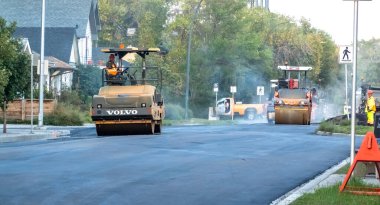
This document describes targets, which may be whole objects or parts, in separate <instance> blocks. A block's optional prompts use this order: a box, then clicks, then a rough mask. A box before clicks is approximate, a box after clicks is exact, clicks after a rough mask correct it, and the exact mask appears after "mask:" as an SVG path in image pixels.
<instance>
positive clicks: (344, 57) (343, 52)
mask: <svg viewBox="0 0 380 205" xmlns="http://www.w3.org/2000/svg"><path fill="white" fill-rule="evenodd" d="M352 53H353V49H352V46H340V49H339V63H340V64H345V63H352Z"/></svg>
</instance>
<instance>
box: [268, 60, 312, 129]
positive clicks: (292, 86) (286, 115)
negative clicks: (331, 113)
mask: <svg viewBox="0 0 380 205" xmlns="http://www.w3.org/2000/svg"><path fill="white" fill-rule="evenodd" d="M278 69H279V70H281V71H283V72H284V78H281V79H278V85H277V86H278V91H277V92H278V93H276V94H275V96H274V100H273V104H274V111H275V115H274V118H275V119H274V121H275V124H300V125H310V121H311V111H312V98H313V97H312V95H313V91H312V90H311V89H309V88H307V86H306V84H307V82H306V79H307V78H306V77H307V75H306V73H307V71H310V70H311V69H312V67H295V66H288V65H285V66H278ZM302 74H304V76H301V75H302Z"/></svg>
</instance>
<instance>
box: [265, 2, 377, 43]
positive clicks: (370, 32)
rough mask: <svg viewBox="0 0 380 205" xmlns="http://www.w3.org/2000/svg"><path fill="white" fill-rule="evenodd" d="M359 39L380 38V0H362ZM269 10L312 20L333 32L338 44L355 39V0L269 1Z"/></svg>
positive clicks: (328, 31)
mask: <svg viewBox="0 0 380 205" xmlns="http://www.w3.org/2000/svg"><path fill="white" fill-rule="evenodd" d="M358 5H359V15H358V40H370V39H371V38H379V39H380V0H372V1H359V4H358ZM269 10H270V11H271V12H274V13H279V14H283V15H286V16H290V17H294V18H296V19H297V20H298V19H300V18H301V17H302V16H303V17H305V18H306V19H308V20H310V23H311V25H312V26H313V27H315V28H317V29H320V30H323V31H325V32H326V33H328V34H330V35H331V37H332V39H333V40H334V41H335V43H336V44H337V45H351V44H352V42H353V33H354V29H353V25H354V2H353V1H344V0H269Z"/></svg>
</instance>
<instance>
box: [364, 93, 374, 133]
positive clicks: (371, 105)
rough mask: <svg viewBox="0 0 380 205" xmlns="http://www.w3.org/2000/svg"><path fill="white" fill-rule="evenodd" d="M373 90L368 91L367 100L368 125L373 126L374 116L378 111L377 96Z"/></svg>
mask: <svg viewBox="0 0 380 205" xmlns="http://www.w3.org/2000/svg"><path fill="white" fill-rule="evenodd" d="M372 94H373V91H372V90H368V91H367V95H368V97H367V102H366V106H365V112H366V113H367V125H368V126H373V121H374V116H375V112H376V103H375V98H374V97H373V96H372Z"/></svg>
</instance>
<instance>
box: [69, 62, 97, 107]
mask: <svg viewBox="0 0 380 205" xmlns="http://www.w3.org/2000/svg"><path fill="white" fill-rule="evenodd" d="M73 84H74V85H75V86H76V88H77V89H78V91H79V94H80V95H81V96H82V98H83V99H84V100H86V99H87V96H93V95H95V94H97V93H98V92H99V88H100V87H101V86H102V70H101V69H100V68H98V67H95V66H84V65H80V66H79V68H78V70H76V71H75V72H74V80H73Z"/></svg>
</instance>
